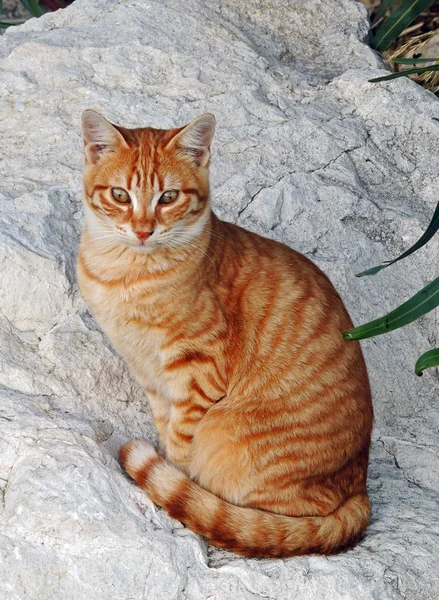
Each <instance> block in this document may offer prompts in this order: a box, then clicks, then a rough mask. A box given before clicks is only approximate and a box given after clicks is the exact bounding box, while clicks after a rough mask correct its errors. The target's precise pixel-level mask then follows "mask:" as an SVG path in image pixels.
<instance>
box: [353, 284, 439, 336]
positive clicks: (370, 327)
mask: <svg viewBox="0 0 439 600" xmlns="http://www.w3.org/2000/svg"><path fill="white" fill-rule="evenodd" d="M437 306H439V277H437V278H436V279H434V280H433V281H432V282H431V283H429V284H428V285H426V286H425V287H424V288H422V290H421V291H419V292H418V293H417V294H415V295H414V296H412V298H410V299H409V300H407V302H404V303H403V304H401V305H400V306H398V307H397V308H395V310H392V312H390V313H388V314H387V315H384V316H383V317H380V318H379V319H375V320H374V321H370V323H365V324H364V325H360V326H359V327H355V328H354V329H349V330H348V331H344V332H343V338H344V339H345V340H363V339H365V338H370V337H375V336H376V335H381V334H382V333H388V332H389V331H393V330H394V329H398V328H399V327H403V326H404V325H408V324H409V323H411V322H412V321H415V320H416V319H418V318H419V317H422V316H423V315H425V314H427V313H428V312H430V311H431V310H433V308H436V307H437Z"/></svg>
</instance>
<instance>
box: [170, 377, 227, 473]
mask: <svg viewBox="0 0 439 600" xmlns="http://www.w3.org/2000/svg"><path fill="white" fill-rule="evenodd" d="M217 401H218V398H210V397H209V396H208V395H207V394H205V393H204V392H202V391H201V389H200V387H199V386H198V385H197V384H194V385H193V386H192V388H191V393H190V394H189V395H188V397H187V398H185V399H183V400H180V401H174V402H173V403H172V405H171V410H170V413H169V421H168V424H167V430H166V456H167V458H168V459H169V460H170V461H171V462H173V463H174V464H175V465H177V466H178V467H180V469H181V470H183V471H187V470H188V468H189V464H190V462H191V458H192V439H193V437H194V434H195V431H196V429H197V427H198V425H199V423H200V421H201V420H202V418H203V417H204V415H205V414H206V413H207V411H208V410H209V409H210V408H211V407H212V406H214V405H215V404H216V403H217Z"/></svg>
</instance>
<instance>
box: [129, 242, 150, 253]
mask: <svg viewBox="0 0 439 600" xmlns="http://www.w3.org/2000/svg"><path fill="white" fill-rule="evenodd" d="M128 247H129V249H130V250H131V251H132V252H136V253H137V254H152V253H153V252H154V251H155V250H157V248H156V247H154V246H144V245H143V244H142V245H135V246H134V245H130V246H128Z"/></svg>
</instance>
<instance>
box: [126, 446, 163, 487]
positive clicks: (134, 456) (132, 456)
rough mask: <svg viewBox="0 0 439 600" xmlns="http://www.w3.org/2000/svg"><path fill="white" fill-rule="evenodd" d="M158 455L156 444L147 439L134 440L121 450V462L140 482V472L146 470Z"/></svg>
mask: <svg viewBox="0 0 439 600" xmlns="http://www.w3.org/2000/svg"><path fill="white" fill-rule="evenodd" d="M157 457H158V454H157V451H156V449H155V448H154V446H153V445H152V444H150V443H149V442H145V440H133V441H132V442H129V443H128V444H125V446H122V448H121V449H120V450H119V460H120V464H121V465H122V467H123V468H124V469H125V471H126V472H127V473H128V474H129V475H130V476H131V477H132V478H133V479H134V480H135V481H137V482H138V483H139V481H138V479H139V474H140V473H142V472H144V471H145V468H147V467H148V466H149V464H150V463H151V461H152V460H154V459H156V458H157ZM139 485H140V483H139Z"/></svg>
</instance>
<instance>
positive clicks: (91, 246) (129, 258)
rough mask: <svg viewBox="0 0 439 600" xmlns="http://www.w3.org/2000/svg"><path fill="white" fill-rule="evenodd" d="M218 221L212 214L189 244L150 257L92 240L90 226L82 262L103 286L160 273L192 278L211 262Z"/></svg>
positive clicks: (152, 253)
mask: <svg viewBox="0 0 439 600" xmlns="http://www.w3.org/2000/svg"><path fill="white" fill-rule="evenodd" d="M217 221H218V219H217V217H216V216H215V215H214V214H213V213H212V212H211V211H210V213H209V216H208V218H207V219H206V224H205V225H204V227H203V229H202V230H201V232H200V233H199V235H198V236H197V237H196V238H194V239H193V240H192V241H191V242H190V243H186V244H182V245H178V246H175V247H172V248H167V247H163V248H160V249H158V250H156V251H154V252H151V253H143V252H137V251H136V250H134V249H132V248H129V247H127V246H122V245H121V244H117V243H115V244H114V245H109V244H108V243H107V242H105V243H102V242H101V241H100V239H99V236H97V237H96V238H95V237H94V236H93V234H92V233H91V231H90V230H89V228H88V227H87V225H86V226H85V228H84V231H83V234H82V238H81V245H80V250H79V253H80V259H81V260H82V261H84V262H85V264H86V266H87V269H88V270H89V271H90V272H91V273H92V274H93V275H94V276H95V277H97V278H99V279H101V280H102V281H104V282H117V281H123V282H124V283H128V284H129V283H130V282H131V281H136V280H138V279H139V278H140V277H141V278H142V279H144V278H147V277H148V275H150V276H151V277H154V276H156V275H159V274H160V273H166V272H171V271H173V272H175V275H176V277H179V276H180V277H182V278H184V277H186V276H190V275H191V274H192V273H195V272H198V273H200V274H202V273H204V274H205V269H202V270H201V263H203V262H205V259H206V257H207V258H208V259H209V260H208V261H207V263H208V264H210V263H211V260H210V258H209V246H210V242H211V237H212V235H213V234H214V233H213V231H214V228H215V224H216V222H217Z"/></svg>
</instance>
